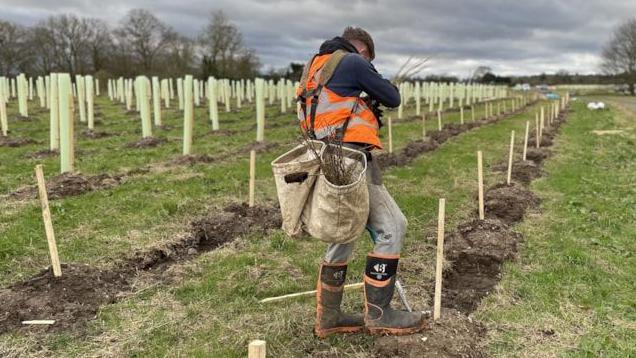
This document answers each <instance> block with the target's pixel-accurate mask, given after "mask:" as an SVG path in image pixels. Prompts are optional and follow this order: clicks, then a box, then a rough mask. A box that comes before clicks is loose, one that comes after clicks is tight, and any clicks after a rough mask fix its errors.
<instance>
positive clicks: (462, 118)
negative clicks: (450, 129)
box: [459, 107, 464, 124]
mask: <svg viewBox="0 0 636 358" xmlns="http://www.w3.org/2000/svg"><path fill="white" fill-rule="evenodd" d="M459 123H461V124H464V107H459Z"/></svg>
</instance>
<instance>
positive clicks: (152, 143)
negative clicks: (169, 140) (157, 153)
mask: <svg viewBox="0 0 636 358" xmlns="http://www.w3.org/2000/svg"><path fill="white" fill-rule="evenodd" d="M165 142H166V140H165V139H163V138H157V137H146V138H143V139H142V140H140V141H138V142H133V143H128V144H127V145H126V146H127V147H128V148H154V147H157V146H159V145H161V144H163V143H165Z"/></svg>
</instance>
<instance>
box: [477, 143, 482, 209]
mask: <svg viewBox="0 0 636 358" xmlns="http://www.w3.org/2000/svg"><path fill="white" fill-rule="evenodd" d="M477 190H478V195H479V220H484V169H483V158H482V154H481V150H479V151H477Z"/></svg>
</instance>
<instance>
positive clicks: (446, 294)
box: [442, 219, 521, 314]
mask: <svg viewBox="0 0 636 358" xmlns="http://www.w3.org/2000/svg"><path fill="white" fill-rule="evenodd" d="M520 241H521V236H520V235H519V234H516V233H514V232H513V231H511V230H510V229H509V228H508V226H507V225H505V224H504V223H502V222H501V221H499V220H496V219H486V220H478V219H476V220H473V221H472V222H469V223H465V224H462V225H460V226H459V227H458V229H457V230H456V231H455V232H454V233H453V234H451V235H450V236H449V237H448V238H447V239H446V245H445V246H446V248H445V251H446V258H447V259H448V260H450V261H452V265H451V268H450V269H449V270H447V271H445V272H444V281H443V285H444V290H443V291H442V304H443V305H444V306H445V307H451V308H455V309H457V310H459V311H461V312H464V313H467V314H468V313H470V312H472V311H474V310H475V309H476V308H477V306H478V305H479V303H480V302H481V299H482V298H483V297H484V296H486V295H487V294H488V293H490V291H491V290H492V289H493V287H495V285H496V284H497V282H499V280H500V278H501V277H500V274H501V265H502V264H503V262H504V261H506V260H512V259H513V258H514V257H515V254H516V252H517V244H518V243H519V242H520Z"/></svg>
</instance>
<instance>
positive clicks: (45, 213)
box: [35, 164, 62, 277]
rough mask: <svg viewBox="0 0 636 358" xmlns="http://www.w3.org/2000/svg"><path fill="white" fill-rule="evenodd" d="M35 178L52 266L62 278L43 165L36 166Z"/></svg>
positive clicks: (55, 273)
mask: <svg viewBox="0 0 636 358" xmlns="http://www.w3.org/2000/svg"><path fill="white" fill-rule="evenodd" d="M35 177H36V178H37V181H38V192H39V194H40V205H41V206H42V219H43V220H44V231H45V232H46V240H47V241H48V243H49V253H50V254H51V266H52V267H53V275H54V276H55V277H60V276H62V267H61V266H60V258H59V256H58V254H57V244H56V243H55V232H54V231H53V223H52V222H51V212H50V210H49V197H48V195H47V193H46V183H45V182H44V172H43V171H42V164H38V165H36V166H35Z"/></svg>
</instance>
